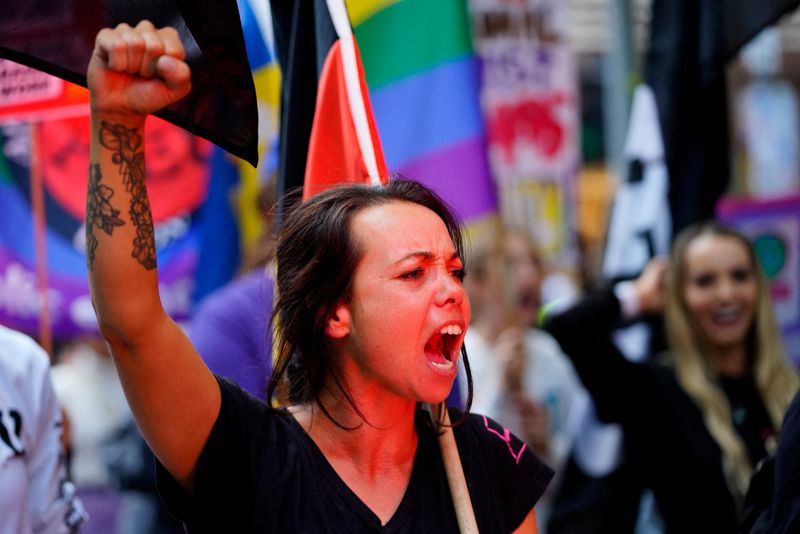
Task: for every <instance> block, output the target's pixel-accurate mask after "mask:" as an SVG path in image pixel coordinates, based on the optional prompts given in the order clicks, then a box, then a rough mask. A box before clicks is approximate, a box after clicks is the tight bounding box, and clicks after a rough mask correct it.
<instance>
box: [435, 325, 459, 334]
mask: <svg viewBox="0 0 800 534" xmlns="http://www.w3.org/2000/svg"><path fill="white" fill-rule="evenodd" d="M439 333H440V334H450V335H451V336H460V335H461V327H460V326H458V325H457V324H449V325H447V326H443V327H442V329H441V330H439Z"/></svg>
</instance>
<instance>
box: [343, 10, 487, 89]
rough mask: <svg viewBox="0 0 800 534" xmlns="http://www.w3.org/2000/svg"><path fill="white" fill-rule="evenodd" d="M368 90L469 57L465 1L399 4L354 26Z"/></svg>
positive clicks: (468, 27)
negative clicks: (441, 64)
mask: <svg viewBox="0 0 800 534" xmlns="http://www.w3.org/2000/svg"><path fill="white" fill-rule="evenodd" d="M354 32H355V35H356V39H357V40H358V46H359V48H360V49H361V59H362V61H363V63H364V71H365V72H366V76H367V85H369V87H370V89H375V88H377V87H381V86H383V85H386V84H388V83H391V82H393V81H395V80H398V79H400V78H404V77H406V76H408V75H409V74H414V73H417V72H419V71H422V70H426V69H428V68H431V67H434V66H436V65H438V64H440V63H444V62H447V61H450V60H453V59H457V58H460V57H463V56H465V55H469V54H472V38H471V36H470V26H469V16H468V14H467V6H466V2H464V1H459V0H433V1H431V0H401V1H400V2H397V3H396V4H392V5H390V6H389V7H387V8H386V9H383V10H381V11H379V12H377V13H376V14H375V15H373V16H372V17H370V18H368V19H367V20H365V21H364V22H363V23H362V24H360V25H358V26H356V27H355V28H354Z"/></svg>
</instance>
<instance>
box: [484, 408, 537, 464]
mask: <svg viewBox="0 0 800 534" xmlns="http://www.w3.org/2000/svg"><path fill="white" fill-rule="evenodd" d="M483 424H484V425H486V430H488V431H489V432H491V433H492V434H494V435H496V436H497V437H499V438H500V439H502V440H503V441H505V442H506V446H507V447H508V452H510V453H511V457H512V458H514V461H515V462H516V463H517V464H518V465H519V459H520V458H522V452H523V451H524V450H525V447H526V446H527V445H526V444H525V442H521V443H522V447H520V448H519V451H518V452H514V448H513V447H512V446H511V432H509V431H508V429H507V428H503V433H502V434H501V433H500V432H498V431H497V430H495V429H494V428H492V427H490V426H489V418H487V417H486V416H485V415H484V416H483Z"/></svg>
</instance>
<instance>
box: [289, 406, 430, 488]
mask: <svg viewBox="0 0 800 534" xmlns="http://www.w3.org/2000/svg"><path fill="white" fill-rule="evenodd" d="M354 398H357V399H359V404H358V408H359V411H360V412H361V415H359V414H358V413H357V412H356V411H355V410H354V409H353V407H352V406H351V405H350V403H349V402H348V401H347V399H345V398H344V397H343V395H338V396H334V395H331V394H330V391H329V394H327V395H321V401H322V402H323V403H324V406H325V408H326V409H327V411H328V413H329V414H330V417H328V416H327V415H326V414H325V412H324V411H323V410H322V408H321V407H320V406H319V405H318V404H316V403H313V404H306V405H302V406H298V407H295V408H293V409H292V410H291V411H292V415H294V417H295V419H297V421H298V422H299V423H300V424H301V425H302V426H303V428H304V429H305V430H306V432H307V433H308V435H309V436H311V439H313V440H314V442H315V443H316V444H317V446H318V447H319V448H320V450H321V451H322V452H323V454H325V456H326V457H327V458H328V459H329V460H331V459H332V458H342V459H347V460H348V461H349V462H352V463H353V464H354V465H356V466H358V468H359V469H361V470H362V472H363V473H365V474H366V475H368V476H369V474H370V473H374V474H375V475H380V474H381V473H383V472H385V471H386V470H387V469H388V470H392V469H393V468H394V467H395V466H397V467H400V466H405V465H411V464H412V463H413V459H414V453H415V451H416V444H417V434H416V429H415V427H414V417H415V412H416V403H415V402H413V401H408V402H405V403H396V402H395V403H392V402H380V401H377V400H371V399H369V400H368V399H365V398H364V397H363V396H355V397H354ZM392 405H394V406H392ZM362 416H363V418H362ZM337 423H338V424H337ZM401 471H405V469H404V468H401ZM409 472H410V471H409Z"/></svg>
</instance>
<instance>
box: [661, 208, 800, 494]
mask: <svg viewBox="0 0 800 534" xmlns="http://www.w3.org/2000/svg"><path fill="white" fill-rule="evenodd" d="M707 234H711V235H716V236H722V237H728V238H732V239H736V240H737V241H739V242H740V243H742V245H744V247H745V248H746V250H747V254H748V256H749V258H750V263H751V265H752V267H753V270H754V272H755V277H756V284H757V295H758V296H757V300H756V309H755V316H754V319H753V325H752V326H751V329H750V332H749V334H748V350H749V351H750V353H749V354H748V357H749V360H748V362H749V364H750V365H751V369H752V372H753V376H754V379H755V383H756V387H757V389H758V392H759V394H760V397H761V399H762V401H763V402H764V406H765V407H766V409H767V413H768V414H769V416H770V419H771V421H772V424H773V425H774V427H775V429H779V428H780V426H781V422H782V421H783V414H784V412H785V411H786V408H787V407H788V405H789V403H790V402H791V400H792V398H793V396H794V394H795V391H796V390H797V388H798V383H799V381H798V377H797V374H796V372H795V371H794V369H792V368H791V366H790V365H789V364H788V363H787V361H786V358H785V354H784V349H783V344H782V342H781V337H780V333H779V330H778V326H777V323H776V321H775V316H774V314H773V311H772V303H771V301H770V298H769V294H768V293H769V289H768V285H767V280H766V277H765V276H764V274H763V272H762V270H761V267H760V266H759V264H758V261H757V259H756V255H755V251H754V249H753V246H752V244H751V243H750V241H749V240H748V239H747V238H746V237H744V235H742V234H740V233H739V232H737V231H735V230H733V229H731V228H728V227H725V226H722V225H720V224H719V223H716V222H706V223H701V224H697V225H694V226H690V227H689V228H687V229H685V230H684V231H683V232H681V233H680V234H679V235H678V237H677V238H676V239H675V243H674V245H673V248H672V255H671V256H672V257H671V265H672V269H670V275H669V279H668V282H667V290H666V292H665V293H666V294H665V301H664V316H665V321H666V331H667V339H668V342H669V346H670V350H671V352H672V354H673V356H674V361H675V366H676V371H677V377H678V381H679V382H680V384H681V385H682V386H683V388H684V389H685V390H686V392H687V393H688V394H689V396H690V397H691V398H692V399H693V400H694V401H695V403H697V405H698V407H699V408H700V410H701V412H702V413H703V417H704V419H705V423H706V426H707V428H708V431H709V433H710V434H711V436H712V437H713V438H714V440H715V441H716V442H717V444H718V445H719V447H720V449H721V450H722V464H723V471H724V473H725V477H726V480H727V483H728V487H729V489H730V490H731V493H732V494H733V496H734V498H735V499H736V500H737V502H739V503H741V501H742V499H743V497H744V494H745V492H746V491H747V487H748V485H749V483H750V476H751V475H752V472H753V467H754V466H753V465H752V464H751V462H750V459H749V457H748V455H747V449H746V447H745V445H744V442H743V441H742V439H741V437H740V436H739V434H738V433H737V432H736V430H735V429H734V428H733V424H732V422H731V409H730V405H729V404H728V400H727V398H726V396H725V393H724V392H723V391H722V389H721V388H720V386H719V385H718V383H717V373H716V370H715V369H714V366H713V364H712V362H711V360H710V358H709V355H708V351H705V350H703V346H702V341H701V340H700V338H699V337H698V336H697V333H696V332H695V331H694V329H693V328H692V325H691V323H690V320H689V317H688V310H687V309H686V306H685V303H684V301H683V288H684V284H685V283H686V266H685V255H686V249H687V248H688V246H689V245H690V244H691V243H692V242H693V241H694V240H695V239H697V238H698V237H700V236H702V235H707Z"/></svg>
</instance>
